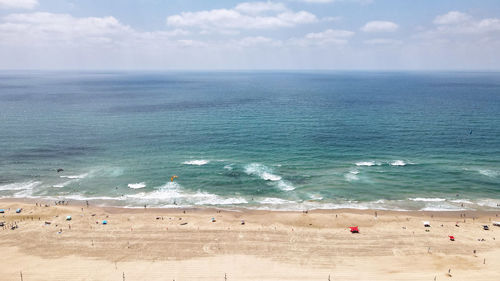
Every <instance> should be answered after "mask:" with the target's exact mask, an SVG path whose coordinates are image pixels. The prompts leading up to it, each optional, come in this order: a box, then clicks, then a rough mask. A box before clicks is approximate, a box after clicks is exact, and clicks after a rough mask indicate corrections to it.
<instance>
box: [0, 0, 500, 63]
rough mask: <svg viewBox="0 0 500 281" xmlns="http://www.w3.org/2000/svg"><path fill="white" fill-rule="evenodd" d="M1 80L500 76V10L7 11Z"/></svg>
mask: <svg viewBox="0 0 500 281" xmlns="http://www.w3.org/2000/svg"><path fill="white" fill-rule="evenodd" d="M0 69H127V70H134V69H137V70H147V69H152V70H158V69H165V70H167V69H345V70H352V69H361V70H363V69H381V70H391V69H394V70H399V69H411V70H425V69H429V70H435V69H443V70H500V1H498V0H476V1H470V0H418V1H417V0H281V1H248V2H245V1H233V0H220V1H216V0H210V1H209V0H84V1H83V0H81V1H76V0H0Z"/></svg>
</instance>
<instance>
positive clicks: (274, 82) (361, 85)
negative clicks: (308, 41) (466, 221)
mask: <svg viewBox="0 0 500 281" xmlns="http://www.w3.org/2000/svg"><path fill="white" fill-rule="evenodd" d="M58 168H63V169H64V171H63V172H60V173H57V172H56V170H57V169H58ZM173 175H176V176H178V177H177V178H175V179H174V181H173V182H171V177H172V176H173ZM131 187H132V188H131ZM133 187H135V188H133ZM0 196H4V197H44V198H52V199H54V200H63V199H70V200H74V199H83V200H85V199H87V198H90V199H92V200H95V201H96V202H98V203H102V204H110V205H127V206H143V205H144V204H148V205H154V206H167V207H175V206H187V205H189V206H192V205H217V206H226V207H233V206H238V207H250V208H274V209H304V208H339V207H355V208H389V209H426V210H427V209H462V208H464V209H488V208H497V204H499V203H500V73H488V72H486V73H468V72H467V73H466V72H401V73H398V72H204V73H203V72H181V73H176V72H95V73H94V72H33V71H31V72H7V71H3V72H0Z"/></svg>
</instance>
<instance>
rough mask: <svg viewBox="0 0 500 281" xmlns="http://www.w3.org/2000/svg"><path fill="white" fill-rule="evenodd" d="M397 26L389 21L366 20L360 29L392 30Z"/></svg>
mask: <svg viewBox="0 0 500 281" xmlns="http://www.w3.org/2000/svg"><path fill="white" fill-rule="evenodd" d="M398 28H399V26H398V25H397V24H396V23H394V22H391V21H370V22H367V23H366V24H365V25H364V26H363V27H361V30H362V31H364V32H394V31H396V30H398Z"/></svg>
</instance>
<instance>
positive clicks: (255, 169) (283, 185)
mask: <svg viewBox="0 0 500 281" xmlns="http://www.w3.org/2000/svg"><path fill="white" fill-rule="evenodd" d="M245 173H246V174H247V175H254V176H258V177H259V178H261V179H263V180H265V181H270V182H273V183H274V185H275V186H276V187H278V188H279V189H281V190H284V191H291V190H294V189H295V187H294V186H293V185H292V184H291V183H289V182H287V181H284V180H283V179H282V177H281V176H279V175H276V174H273V173H272V170H271V169H270V168H269V167H266V166H264V165H262V164H259V163H252V164H248V165H246V166H245Z"/></svg>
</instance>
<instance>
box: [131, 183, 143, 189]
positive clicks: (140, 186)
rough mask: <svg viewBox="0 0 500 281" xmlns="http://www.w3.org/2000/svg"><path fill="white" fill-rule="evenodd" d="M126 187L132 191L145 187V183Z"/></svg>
mask: <svg viewBox="0 0 500 281" xmlns="http://www.w3.org/2000/svg"><path fill="white" fill-rule="evenodd" d="M127 186H128V188H132V189H141V188H145V187H146V183H145V182H139V183H129V184H128V185H127Z"/></svg>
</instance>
